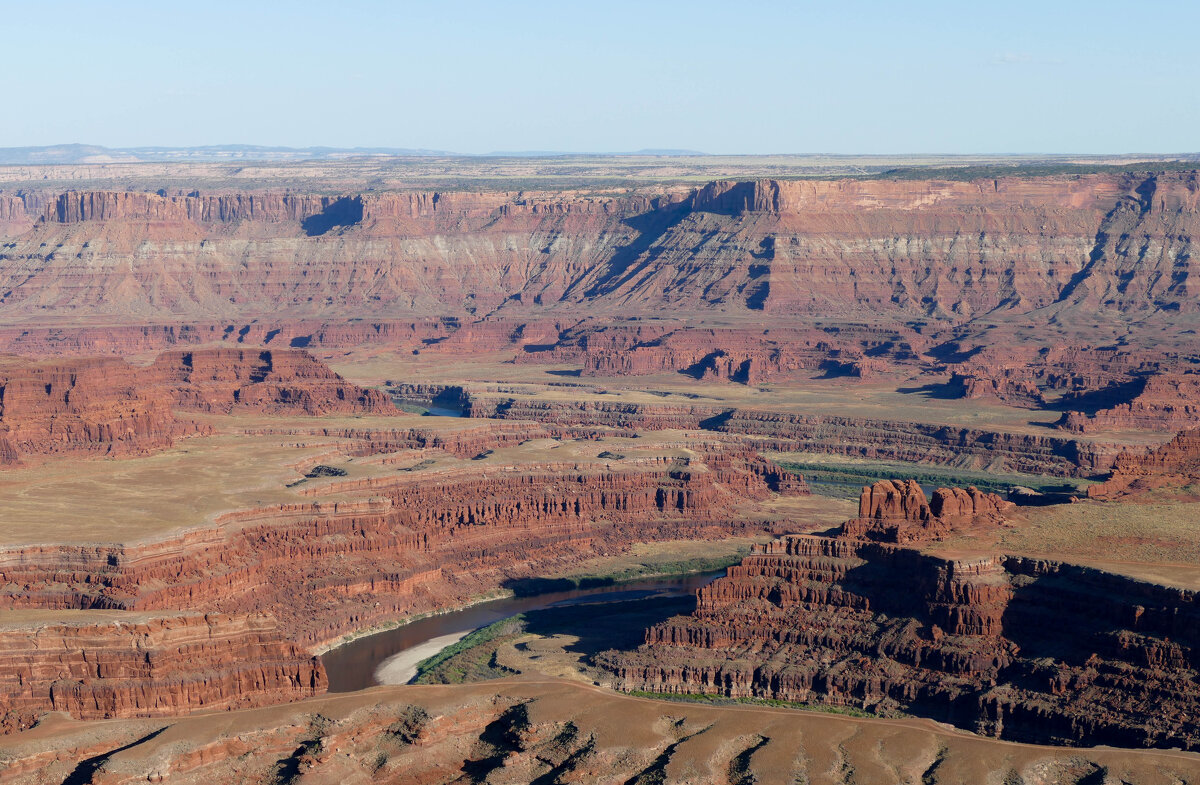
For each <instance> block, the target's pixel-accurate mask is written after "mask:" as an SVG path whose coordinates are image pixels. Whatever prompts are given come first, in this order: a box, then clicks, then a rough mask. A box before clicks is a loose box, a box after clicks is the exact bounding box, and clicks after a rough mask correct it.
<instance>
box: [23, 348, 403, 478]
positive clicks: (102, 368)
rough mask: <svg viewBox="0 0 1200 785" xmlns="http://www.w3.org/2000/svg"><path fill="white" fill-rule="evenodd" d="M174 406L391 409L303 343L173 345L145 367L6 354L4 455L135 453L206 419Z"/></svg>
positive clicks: (197, 430) (196, 428)
mask: <svg viewBox="0 0 1200 785" xmlns="http://www.w3.org/2000/svg"><path fill="white" fill-rule="evenodd" d="M176 410H184V411H192V412H206V413H225V414H228V413H232V412H235V411H244V412H262V413H269V414H309V415H319V414H333V413H385V414H386V413H390V412H394V411H395V407H393V406H392V404H391V401H390V400H389V399H388V397H387V396H386V395H384V394H383V393H381V392H379V391H378V390H367V389H363V388H361V387H358V386H357V385H353V384H350V383H348V382H346V381H345V380H344V379H342V378H341V377H340V376H338V375H337V374H335V373H333V372H332V371H331V370H329V368H328V367H326V366H325V365H323V364H322V363H320V362H318V361H317V360H316V359H314V358H313V357H312V356H311V355H309V354H308V353H307V352H305V351H303V350H296V349H284V350H258V349H255V350H241V349H204V350H196V351H181V352H169V353H166V354H163V355H160V356H159V357H158V358H157V359H156V360H155V361H154V363H153V364H152V365H150V366H149V367H146V368H140V367H136V366H131V365H129V364H127V363H125V362H123V361H121V360H118V359H116V358H82V359H69V360H60V361H52V362H46V363H28V362H24V361H20V360H8V361H5V362H2V363H0V465H4V464H13V463H16V462H18V461H19V460H20V459H21V457H22V456H44V455H54V454H74V455H89V454H90V455H131V454H139V453H145V452H150V451H153V450H158V449H162V448H164V447H169V446H170V445H171V444H173V443H174V441H175V440H176V439H177V438H179V437H181V436H188V435H194V434H201V433H205V432H207V431H208V430H209V426H207V425H204V424H202V423H198V422H195V421H193V420H190V419H188V418H186V417H179V416H176V414H175V411H176Z"/></svg>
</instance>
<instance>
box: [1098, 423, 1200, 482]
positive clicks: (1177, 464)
mask: <svg viewBox="0 0 1200 785" xmlns="http://www.w3.org/2000/svg"><path fill="white" fill-rule="evenodd" d="M1197 480H1200V429H1193V430H1189V431H1181V432H1180V433H1178V434H1176V435H1175V438H1173V439H1171V441H1169V442H1167V443H1166V444H1164V445H1162V446H1160V447H1157V448H1155V449H1153V450H1149V451H1126V452H1123V453H1121V454H1120V455H1118V456H1117V459H1116V461H1115V462H1114V463H1113V469H1112V473H1111V474H1110V475H1109V476H1108V478H1107V479H1106V480H1105V481H1104V482H1102V483H1098V484H1096V485H1092V486H1090V487H1089V488H1088V496H1089V497H1091V498H1093V499H1107V500H1111V499H1119V498H1122V497H1126V496H1136V495H1138V494H1141V493H1145V492H1146V491H1152V490H1154V489H1156V488H1171V487H1173V488H1181V487H1183V486H1186V485H1190V484H1192V483H1194V482H1196V481H1197Z"/></svg>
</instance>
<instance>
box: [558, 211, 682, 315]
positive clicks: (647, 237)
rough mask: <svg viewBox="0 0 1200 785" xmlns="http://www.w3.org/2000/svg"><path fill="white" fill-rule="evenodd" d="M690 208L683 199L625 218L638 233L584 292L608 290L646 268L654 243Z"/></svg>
mask: <svg viewBox="0 0 1200 785" xmlns="http://www.w3.org/2000/svg"><path fill="white" fill-rule="evenodd" d="M690 212H691V207H690V205H689V204H688V203H687V202H683V203H681V204H672V205H668V206H666V207H659V208H657V209H654V210H651V211H650V212H648V213H643V214H642V215H637V216H634V217H632V218H626V219H625V220H624V221H623V222H622V223H624V224H625V225H626V226H629V227H631V228H632V229H634V230H635V231H636V232H637V233H638V234H637V237H635V238H633V240H631V241H630V242H629V243H628V244H627V245H623V246H621V247H620V248H618V249H617V250H616V251H615V252H614V253H613V255H612V258H611V259H609V260H608V262H607V263H605V264H604V265H603V267H602V268H601V272H600V275H599V277H598V278H596V279H594V280H593V282H592V285H591V286H589V287H588V289H587V290H586V291H584V292H583V296H584V297H585V298H591V297H598V296H600V295H603V294H608V293H609V292H612V291H614V290H616V289H619V288H620V287H621V285H622V284H624V283H625V282H627V281H629V280H630V279H631V278H633V277H634V276H635V275H637V273H638V272H640V271H641V270H643V269H645V268H646V266H647V265H649V264H650V263H651V262H653V261H654V259H655V258H656V257H657V255H658V251H657V249H655V248H654V245H655V243H657V242H658V241H659V240H660V239H662V237H663V235H665V234H666V233H667V232H668V231H669V230H670V229H671V227H673V226H675V225H676V224H678V223H679V222H680V221H682V220H683V219H684V218H685V217H686V216H687V215H688V214H689V213H690ZM643 256H644V257H645V258H643ZM639 260H640V263H639ZM580 283H582V281H580ZM574 289H575V285H572V286H571V287H570V288H569V289H568V290H567V291H566V292H564V293H563V297H562V299H567V298H568V297H569V296H570V295H571V294H573V293H574V292H573V290H574Z"/></svg>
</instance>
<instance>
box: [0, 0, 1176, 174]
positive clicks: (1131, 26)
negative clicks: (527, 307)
mask: <svg viewBox="0 0 1200 785" xmlns="http://www.w3.org/2000/svg"><path fill="white" fill-rule="evenodd" d="M1198 35H1200V2H1196V0H1175V1H1173V2H1168V1H1166V0H1158V1H1155V0H1142V1H1141V2H1136V3H1133V2H1128V0H1124V1H1123V2H1106V1H1105V0H1093V1H1092V2H1054V1H1053V0H1042V2H1016V1H1014V2H995V3H977V2H970V0H964V1H963V2H908V3H905V2H866V1H865V0H864V1H860V2H853V1H848V2H837V1H836V0H829V1H828V2H824V3H805V2H795V3H785V2H752V1H750V0H727V1H726V2H705V1H703V0H696V1H695V2H657V3H655V2H624V1H623V0H607V1H606V2H602V3H600V2H597V3H582V2H571V1H570V0H559V1H558V2H500V1H499V0H496V1H495V2H469V1H467V0H458V1H449V2H422V3H405V2H382V1H381V2H369V1H368V0H328V1H327V2H303V1H301V0H293V1H292V2H279V3H266V2H259V3H255V2H224V0H203V2H190V3H184V2H174V1H171V2H163V1H160V2H119V0H112V1H111V2H103V3H102V2H77V3H68V2H53V1H52V0H44V1H43V2H31V1H25V2H10V1H9V0H0V36H2V37H0V41H3V46H2V48H0V52H3V66H2V67H0V97H2V99H3V105H4V111H3V115H2V116H3V121H2V122H0V146H22V145H40V144H56V143H64V142H86V143H93V144H103V145H108V146H114V147H122V146H137V145H203V144H224V143H247V144H269V145H291V146H308V145H331V146H340V147H351V146H390V147H421V148H434V149H442V150H453V151H458V152H468V153H481V152H488V151H492V150H571V151H617V150H635V149H639V148H648V147H654V148H667V147H669V148H691V149H697V150H703V151H705V152H711V153H774V152H786V153H816V152H838V153H923V152H946V153H987V152H1079V153H1116V152H1191V151H1198V150H1200V47H1198V46H1197V40H1198V38H1197V37H1198Z"/></svg>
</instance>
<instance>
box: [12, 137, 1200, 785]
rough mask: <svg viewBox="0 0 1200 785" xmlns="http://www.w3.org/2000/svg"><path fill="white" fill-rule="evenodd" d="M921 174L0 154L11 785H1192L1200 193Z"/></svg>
mask: <svg viewBox="0 0 1200 785" xmlns="http://www.w3.org/2000/svg"><path fill="white" fill-rule="evenodd" d="M900 163H901V164H903V166H897V165H896V162H888V161H874V162H868V161H862V160H807V159H805V160H801V159H779V160H776V159H766V158H764V159H729V160H724V159H696V160H691V159H689V158H687V157H677V158H656V157H647V158H644V159H643V158H636V159H633V158H630V159H620V158H595V159H588V160H579V161H567V160H540V159H529V160H517V159H505V160H503V161H493V162H490V163H488V162H475V163H473V164H471V166H470V167H467V166H466V165H460V164H456V163H455V162H453V161H441V160H437V159H422V160H420V161H410V162H397V161H392V162H386V161H365V160H364V161H332V162H330V161H307V162H302V163H288V162H270V163H261V164H254V165H250V166H245V167H237V166H231V165H229V164H224V163H207V162H193V163H183V164H166V163H158V162H154V163H136V162H116V163H96V164H79V165H67V164H62V165H46V166H7V167H0V650H3V651H4V652H5V654H6V656H5V658H3V659H4V661H3V663H0V730H2V731H3V732H4V734H6V735H4V736H3V737H2V738H0V761H3V762H4V763H5V764H6V766H5V769H4V771H3V773H0V782H20V783H39V784H40V783H50V782H53V783H59V782H70V783H87V782H94V783H117V782H127V781H128V782H133V781H147V780H148V781H169V782H193V781H194V782H201V781H224V780H229V781H235V780H242V781H247V782H264V783H266V782H300V781H304V782H333V781H335V780H336V781H340V782H356V781H363V782H366V781H396V782H413V781H419V782H430V783H433V782H449V781H455V780H456V779H458V780H459V781H467V782H485V781H486V782H543V783H550V782H566V781H581V782H593V781H594V782H609V781H612V782H657V781H669V782H676V781H678V782H720V783H749V782H768V781H778V777H777V775H780V773H781V772H786V773H787V776H789V777H792V779H793V780H795V781H807V782H838V783H842V782H845V783H850V782H856V783H866V782H914V783H916V782H947V783H949V782H966V781H969V782H995V783H997V785H1000V783H1003V785H1012V784H1013V783H1018V782H1021V783H1029V784H1030V785H1032V783H1053V782H1071V783H1101V782H1121V781H1124V782H1138V783H1141V782H1160V781H1161V782H1200V757H1197V755H1196V752H1195V750H1196V749H1197V748H1198V747H1200V730H1198V729H1197V727H1196V720H1195V717H1196V712H1197V711H1198V710H1200V708H1198V707H1200V690H1198V689H1197V687H1196V684H1197V680H1198V677H1197V673H1198V672H1200V661H1198V660H1197V657H1198V656H1200V655H1198V654H1197V651H1200V641H1198V640H1194V638H1195V634H1196V633H1195V630H1196V624H1195V621H1196V619H1195V618H1194V617H1195V614H1196V609H1195V597H1196V592H1197V591H1200V566H1197V565H1198V564H1200V561H1198V559H1200V540H1198V538H1197V536H1196V532H1195V527H1194V526H1193V525H1192V521H1193V520H1194V517H1195V511H1196V510H1195V508H1196V505H1197V503H1200V495H1198V494H1197V490H1196V489H1197V488H1198V487H1200V458H1198V456H1200V440H1198V439H1197V436H1196V434H1197V433H1200V407H1198V406H1197V405H1196V403H1195V400H1194V399H1195V394H1196V391H1197V390H1198V389H1200V384H1198V383H1197V382H1196V379H1200V376H1197V375H1196V374H1195V373H1194V371H1195V365H1196V363H1197V361H1200V345H1198V344H1197V342H1196V338H1195V336H1196V332H1195V330H1196V329H1200V315H1198V314H1200V308H1198V307H1197V300H1196V285H1195V284H1193V283H1192V282H1191V281H1190V274H1191V265H1192V260H1193V258H1195V256H1194V254H1193V251H1192V237H1194V236H1195V234H1196V229H1197V228H1200V174H1197V173H1196V172H1195V171H1191V170H1188V169H1187V168H1186V167H1184V166H1181V165H1174V164H1173V165H1169V166H1168V165H1158V166H1157V168H1156V167H1155V165H1153V164H1131V163H1129V162H1124V161H1104V162H1099V161H1090V162H1089V161H1043V162H1040V163H1039V162H996V161H957V162H956V161H949V162H947V161H942V160H937V161H909V162H900ZM947 164H951V165H963V164H970V165H972V166H976V165H978V166H984V167H985V168H984V169H979V170H976V169H972V170H970V174H969V175H968V174H965V173H963V172H966V171H967V170H962V171H961V172H960V173H959V174H956V173H955V171H952V170H945V169H939V170H938V172H937V174H936V175H926V176H920V175H919V173H918V174H914V171H916V170H915V169H912V168H911V167H917V166H919V165H938V166H944V165H947ZM988 166H990V167H992V168H991V169H987V168H986V167H988ZM1014 166H1019V167H1022V168H1013V167H1014ZM456 167H457V168H456ZM472 167H474V168H472ZM489 167H491V168H489ZM855 167H858V168H864V171H861V172H856V173H855V172H850V171H848V169H852V168H855ZM905 167H910V168H908V169H906V170H905V171H903V172H887V171H885V170H888V169H897V168H905ZM997 167H999V168H997ZM1037 167H1042V169H1040V170H1038V169H1037ZM1051 169H1052V171H1051ZM849 174H854V175H855V176H852V177H850V176H842V175H849ZM960 174H961V176H960ZM800 463H802V464H803V465H804V466H806V467H808V468H807V469H797V470H795V471H789V470H788V469H787V468H786V467H787V466H789V465H793V464H800ZM806 471H811V472H812V473H813V477H814V478H815V479H814V481H813V482H811V483H810V482H808V481H806V479H805V478H804V477H803V476H802V475H803V474H804V473H805V472H806ZM838 478H843V479H842V480H839V479H838ZM839 482H840V485H841V486H842V487H838V486H839ZM863 485H865V486H866V487H865V488H862V486H863ZM973 486H978V487H973ZM860 488H861V500H860V502H859V506H858V512H857V514H856V513H855V511H854V506H853V504H852V503H849V502H847V501H846V500H845V498H846V497H847V496H854V497H856V498H857V497H859V496H860ZM750 542H753V543H755V546H754V547H755V550H754V552H752V553H751V554H750V555H748V556H746V557H745V559H744V561H743V562H742V564H740V565H737V566H734V567H732V568H730V570H729V574H728V576H727V577H724V578H721V579H719V580H717V581H716V582H714V583H712V584H710V585H709V586H708V587H706V588H705V589H703V590H701V592H700V594H699V598H698V604H697V605H696V607H695V610H694V611H693V610H692V609H691V607H682V606H681V607H679V608H676V609H675V610H672V612H671V614H670V615H669V616H668V617H653V616H646V617H645V619H644V623H637V624H634V625H632V627H631V625H630V624H629V623H626V624H625V625H624V627H623V628H622V629H620V630H617V629H616V628H614V629H613V631H612V635H611V636H610V637H611V638H612V639H613V640H619V641H621V643H620V645H616V644H614V645H611V646H606V647H600V646H594V645H591V644H590V643H589V645H588V646H587V647H582V648H581V647H579V646H576V647H575V648H572V646H573V645H574V644H571V643H570V642H567V643H565V644H564V643H563V641H562V640H557V639H556V638H555V635H552V634H547V635H542V636H541V637H540V638H539V637H538V636H537V635H533V633H529V634H531V635H533V637H531V638H529V639H528V640H526V641H525V643H524V644H522V645H524V646H525V648H524V649H522V648H521V647H520V646H517V645H516V643H514V642H513V641H511V640H510V641H508V642H507V643H505V647H507V648H505V647H494V648H493V650H492V655H494V656H495V658H498V659H496V662H497V663H498V664H497V665H495V666H492V665H487V667H480V668H479V669H478V673H476V676H478V677H479V678H485V677H486V678H491V677H494V676H498V675H499V676H505V674H507V676H505V678H504V679H502V680H499V681H496V680H489V681H486V682H479V683H477V684H457V685H447V686H441V687H414V686H401V687H388V688H376V689H372V690H367V691H365V692H360V693H353V694H348V695H340V696H331V695H326V694H325V692H326V689H327V686H328V681H327V678H326V672H325V666H324V664H323V662H322V660H321V657H320V653H321V652H324V651H327V650H328V649H329V648H330V647H332V646H336V645H337V644H338V643H339V642H342V641H345V640H348V639H351V638H354V637H357V636H361V635H363V634H364V633H367V632H370V631H372V630H379V629H385V628H388V627H390V626H394V625H396V624H398V623H402V622H404V621H407V620H411V619H414V618H416V617H418V616H421V615H423V614H428V613H437V612H442V611H446V610H450V609H453V608H457V607H460V606H464V605H466V604H469V603H472V602H476V601H478V600H479V599H481V598H483V597H488V596H496V595H498V594H503V593H505V592H510V591H513V590H514V587H519V586H523V585H529V584H528V581H529V580H530V579H544V578H562V577H568V578H572V579H576V578H578V577H579V576H592V577H596V576H608V577H613V576H618V577H619V576H627V577H628V576H636V575H638V574H644V573H646V572H653V566H652V565H654V564H672V565H675V567H673V569H683V568H686V565H688V564H693V565H701V564H704V563H705V562H706V559H708V558H709V556H711V555H712V554H715V553H720V554H728V553H731V552H733V549H735V548H737V547H741V546H743V545H746V544H748V543H750ZM709 543H712V544H713V545H711V546H709V545H708V544H709ZM681 565H682V566H681ZM523 582H525V583H523ZM685 604H686V603H685ZM597 624H599V622H598V621H597ZM534 632H536V630H535V631H534ZM556 640H557V642H556ZM593 642H594V641H593ZM526 644H527V645H526ZM539 647H542V648H539ZM505 658H508V659H505ZM502 660H503V661H502ZM504 662H508V665H505V664H504ZM506 669H507V670H506ZM597 683H598V684H597ZM599 685H603V686H599ZM621 691H625V692H627V693H628V692H632V693H636V694H634V695H630V694H622V692H621ZM643 693H646V694H652V696H650V697H647V696H646V695H642V694H643ZM663 695H666V696H667V697H672V698H675V699H678V698H680V697H688V698H690V699H691V700H696V699H699V700H703V701H708V702H709V703H713V704H721V705H699V704H696V703H688V702H679V701H678V700H674V701H666V700H662V699H661V698H662V696H663ZM654 696H657V697H654ZM737 701H742V702H741V703H737ZM770 702H775V705H769V704H770ZM725 704H730V705H725ZM733 704H736V705H733ZM814 707H816V708H825V709H828V708H830V707H833V708H835V709H837V710H838V711H840V712H843V713H840V714H830V713H828V712H823V713H822V712H816V713H814V710H813V709H814ZM1010 741H1015V742H1020V743H1019V744H1017V743H1010ZM1047 744H1049V745H1058V746H1036V745H1047ZM1097 744H1101V745H1107V746H1106V747H1096V748H1093V747H1091V745H1097ZM1144 748H1154V749H1149V750H1147V749H1144ZM1180 750H1187V751H1180ZM780 776H781V775H780Z"/></svg>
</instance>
